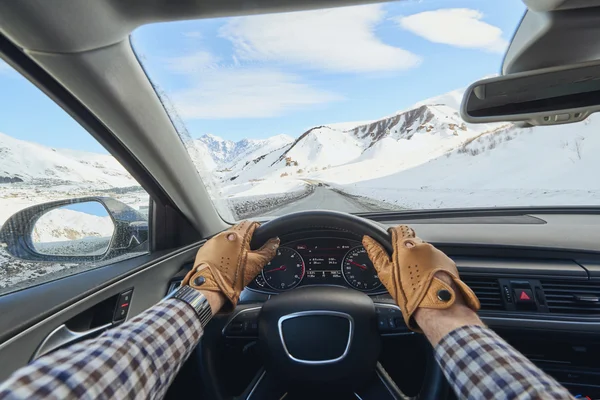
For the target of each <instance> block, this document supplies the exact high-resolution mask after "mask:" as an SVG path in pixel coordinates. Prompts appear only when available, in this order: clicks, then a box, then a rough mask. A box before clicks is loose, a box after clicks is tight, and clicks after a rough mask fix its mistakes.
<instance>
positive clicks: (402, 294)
mask: <svg viewBox="0 0 600 400" xmlns="http://www.w3.org/2000/svg"><path fill="white" fill-rule="evenodd" d="M388 231H389V232H390V234H391V235H392V246H393V249H394V253H393V254H392V257H391V258H390V257H389V256H388V254H387V252H386V251H385V249H384V248H383V247H382V246H381V245H380V244H379V243H378V242H376V241H375V240H374V239H372V238H370V237H369V236H365V237H364V238H363V246H364V247H365V249H366V250H367V254H368V255H369V258H370V259H371V261H372V262H373V265H374V267H375V269H376V270H377V274H378V276H379V279H380V280H381V282H382V283H383V284H384V286H385V287H386V288H387V290H388V292H389V293H390V295H392V297H393V298H394V300H396V303H397V304H398V305H399V306H400V310H401V311H402V315H403V317H404V322H406V325H407V326H408V327H409V328H410V329H412V330H414V331H416V332H421V330H420V328H419V327H418V326H417V324H416V322H415V321H414V319H412V318H411V317H412V316H413V314H414V313H415V311H416V310H417V309H418V308H419V307H423V308H437V309H445V308H449V307H450V306H451V305H452V304H454V302H455V301H456V296H457V293H455V291H454V288H457V289H458V290H459V291H460V294H461V295H462V297H463V298H464V301H465V303H466V304H467V306H469V307H470V308H472V309H473V310H474V311H477V310H479V307H480V305H479V299H477V296H476V295H475V293H473V291H472V290H471V288H469V287H468V286H467V285H466V284H465V283H464V282H463V281H461V280H460V279H459V277H458V270H457V269H456V264H454V261H452V260H451V259H450V258H448V256H446V255H445V254H444V253H442V252H441V251H440V250H438V249H436V248H435V247H433V246H432V245H431V244H429V243H425V242H423V241H422V240H421V239H419V238H418V237H416V236H415V231H414V230H412V228H410V227H408V226H406V225H400V226H397V227H395V228H390V229H389V230H388ZM440 272H441V273H445V274H448V275H449V276H450V278H451V279H452V282H453V283H454V285H448V284H447V283H445V282H444V281H442V280H441V279H438V278H437V277H435V274H436V273H440ZM438 276H439V275H438ZM453 287H454V288H453Z"/></svg>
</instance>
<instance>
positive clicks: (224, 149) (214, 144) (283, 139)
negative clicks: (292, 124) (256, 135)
mask: <svg viewBox="0 0 600 400" xmlns="http://www.w3.org/2000/svg"><path fill="white" fill-rule="evenodd" d="M293 140H294V139H293V138H292V137H291V136H288V135H276V136H272V137H270V138H268V139H242V140H240V141H238V142H234V141H232V140H225V139H223V138H221V137H219V136H215V135H210V134H208V135H204V136H202V137H200V138H199V139H196V140H195V142H196V145H197V146H199V147H204V148H206V149H207V150H208V153H209V154H210V156H211V158H212V160H213V161H214V163H213V164H214V165H215V166H216V167H218V168H220V169H227V168H229V167H232V166H233V167H235V166H236V165H238V167H243V164H245V163H246V162H248V161H250V160H253V159H254V158H256V157H260V156H261V155H264V154H267V153H270V152H271V151H273V150H276V149H280V148H282V147H284V146H285V145H287V144H289V143H291V142H293ZM240 163H241V165H240Z"/></svg>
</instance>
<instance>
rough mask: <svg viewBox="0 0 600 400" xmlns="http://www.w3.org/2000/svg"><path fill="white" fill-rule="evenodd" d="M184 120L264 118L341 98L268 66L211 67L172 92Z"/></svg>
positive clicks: (172, 97) (295, 76)
mask: <svg viewBox="0 0 600 400" xmlns="http://www.w3.org/2000/svg"><path fill="white" fill-rule="evenodd" d="M171 99H172V100H173V102H174V104H175V107H176V109H177V111H178V113H179V114H180V116H181V117H182V118H184V119H226V118H264V117H275V116H278V115H283V114H285V113H286V112H288V111H290V110H296V109H298V108H304V107H309V106H314V105H318V104H324V103H328V102H332V101H337V100H341V97H340V96H339V95H337V94H335V93H332V92H328V91H325V90H321V89H317V88H315V87H313V86H311V85H310V84H307V83H305V82H303V81H302V80H301V79H300V78H299V77H298V76H297V75H294V74H289V73H284V72H281V71H278V70H275V69H268V68H228V69H208V70H205V71H203V72H202V73H200V74H197V76H195V77H194V78H193V82H192V84H191V87H190V88H189V89H186V90H182V91H178V92H175V93H173V94H172V95H171Z"/></svg>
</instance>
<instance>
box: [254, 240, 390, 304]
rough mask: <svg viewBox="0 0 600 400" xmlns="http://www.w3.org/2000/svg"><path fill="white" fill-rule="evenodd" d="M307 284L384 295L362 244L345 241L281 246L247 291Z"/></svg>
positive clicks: (275, 289) (274, 291)
mask: <svg viewBox="0 0 600 400" xmlns="http://www.w3.org/2000/svg"><path fill="white" fill-rule="evenodd" d="M309 285H337V286H346V287H350V288H353V289H357V290H360V291H363V292H365V293H368V294H379V293H385V292H386V290H385V287H383V285H382V284H381V281H380V280H379V278H378V277H377V271H375V268H374V267H373V264H372V263H371V260H370V259H369V257H368V255H367V253H366V250H365V249H364V247H363V246H362V244H361V243H360V242H358V241H356V240H351V239H346V238H311V239H302V240H295V241H292V242H287V243H284V244H282V245H281V246H280V247H279V249H278V251H277V255H276V256H275V258H274V259H273V260H271V262H269V263H268V264H267V265H266V266H265V267H264V269H263V271H262V273H261V274H259V275H258V276H257V277H256V279H255V280H254V281H253V282H252V283H251V284H250V285H248V288H249V289H252V290H257V291H261V292H268V293H278V292H282V291H286V290H290V289H293V288H296V287H299V286H309Z"/></svg>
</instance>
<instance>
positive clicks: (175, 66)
mask: <svg viewBox="0 0 600 400" xmlns="http://www.w3.org/2000/svg"><path fill="white" fill-rule="evenodd" d="M218 62H219V59H218V58H217V57H215V56H214V55H212V54H211V53H209V52H207V51H197V52H195V53H192V54H189V55H186V56H182V57H174V58H170V59H168V60H167V68H168V69H170V70H171V71H173V72H177V73H181V74H193V73H196V72H198V71H201V70H204V69H207V68H211V67H214V66H216V64H217V63H218Z"/></svg>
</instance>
